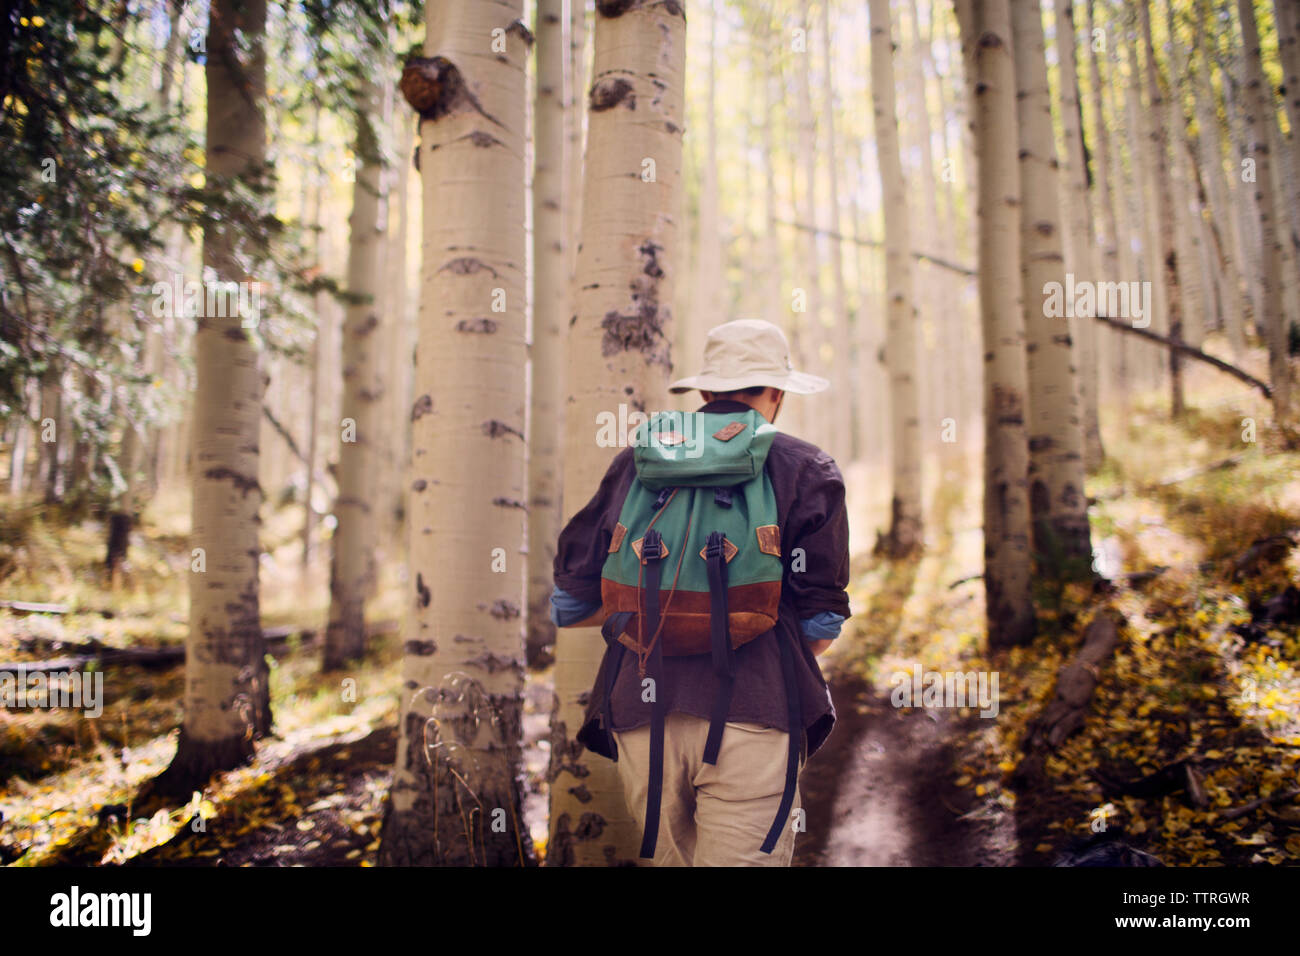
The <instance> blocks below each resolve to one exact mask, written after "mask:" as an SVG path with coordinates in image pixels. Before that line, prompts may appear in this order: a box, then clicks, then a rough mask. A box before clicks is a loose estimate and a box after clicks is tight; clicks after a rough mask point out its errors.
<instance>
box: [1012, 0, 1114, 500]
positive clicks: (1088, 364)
mask: <svg viewBox="0 0 1300 956" xmlns="http://www.w3.org/2000/svg"><path fill="white" fill-rule="evenodd" d="M1055 12H1056V20H1055V25H1056V51H1057V58H1058V60H1059V61H1060V71H1059V77H1060V79H1059V89H1058V91H1057V102H1058V104H1059V108H1060V116H1061V127H1062V130H1063V131H1064V134H1065V153H1064V155H1063V156H1062V157H1061V159H1062V163H1061V166H1062V172H1061V177H1060V187H1059V191H1060V193H1061V203H1060V206H1061V209H1062V211H1063V212H1064V215H1065V219H1064V223H1065V225H1066V229H1065V233H1064V236H1063V238H1064V240H1065V250H1064V252H1065V267H1066V271H1068V272H1072V273H1074V275H1075V276H1077V277H1079V278H1082V279H1088V280H1091V281H1096V278H1097V244H1096V235H1095V231H1094V229H1093V223H1092V218H1091V217H1090V216H1089V215H1088V170H1087V164H1086V161H1085V159H1084V153H1083V122H1082V114H1081V112H1080V109H1079V105H1080V104H1079V73H1078V65H1077V63H1076V59H1075V30H1074V4H1073V2H1072V0H1056V3H1055ZM1013 15H1014V9H1013ZM1038 32H1039V33H1041V32H1042V26H1041V23H1040V25H1039V29H1038ZM1021 168H1022V170H1023V168H1024V167H1023V165H1022V167H1021ZM1054 178H1055V177H1054ZM1066 327H1067V330H1068V332H1069V334H1070V337H1071V339H1072V340H1073V341H1074V343H1075V354H1076V355H1077V357H1078V370H1077V372H1076V376H1075V382H1076V384H1075V388H1077V390H1078V402H1079V407H1078V414H1079V415H1080V416H1081V417H1082V422H1083V437H1084V446H1083V450H1084V460H1085V463H1086V464H1087V467H1088V468H1097V467H1098V466H1100V465H1101V462H1102V459H1103V458H1104V457H1105V450H1104V448H1103V447H1102V443H1101V421H1100V418H1099V412H1098V402H1097V387H1098V382H1097V378H1098V360H1097V341H1098V336H1097V328H1096V325H1095V324H1094V323H1093V322H1092V321H1091V320H1090V319H1079V320H1069V319H1067V320H1066ZM1032 338H1033V336H1032V333H1031V340H1032ZM1031 404H1032V399H1031ZM1078 491H1079V494H1080V495H1082V493H1083V489H1082V486H1080V488H1079V489H1078Z"/></svg>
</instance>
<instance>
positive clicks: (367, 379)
mask: <svg viewBox="0 0 1300 956" xmlns="http://www.w3.org/2000/svg"><path fill="white" fill-rule="evenodd" d="M358 95H359V100H360V103H359V106H358V109H357V115H356V156H357V170H356V179H355V181H354V183H353V188H352V215H351V217H350V218H349V220H348V228H349V244H348V269H347V291H348V296H349V300H348V305H347V314H346V318H345V319H344V322H343V358H342V370H343V375H342V379H343V383H342V384H343V408H342V421H341V422H340V423H339V460H338V469H337V474H338V483H339V484H338V496H337V497H336V498H335V499H334V517H335V519H336V520H337V521H338V524H337V525H336V526H335V528H334V536H333V538H332V539H331V541H330V544H331V548H330V552H331V554H330V610H329V624H328V626H327V628H326V630H325V647H324V667H325V670H337V669H339V668H341V667H343V666H344V665H345V664H347V663H348V662H349V661H353V660H356V659H358V658H360V657H361V655H362V654H364V653H365V647H366V599H367V597H368V596H369V595H370V592H371V589H372V588H373V587H374V581H375V540H376V534H375V528H376V523H377V521H379V520H381V514H377V513H376V512H377V511H380V512H382V509H380V508H377V507H376V504H377V497H376V494H375V492H376V490H377V488H378V482H377V481H376V478H375V472H376V468H377V467H378V465H379V449H380V444H381V436H380V431H381V430H382V428H383V422H382V421H381V417H380V415H379V409H380V404H379V403H380V400H381V399H382V397H383V392H384V380H385V378H386V375H385V374H384V373H385V371H386V369H385V367H384V364H383V362H382V360H383V358H385V356H383V355H381V352H380V349H381V345H382V343H383V324H384V316H382V315H381V309H380V308H379V297H380V294H381V292H380V283H381V281H382V279H383V272H382V269H381V263H382V261H383V256H384V245H385V243H384V228H383V227H384V224H385V223H386V221H387V217H386V216H385V215H384V210H383V205H384V203H385V202H386V198H387V197H386V195H385V192H386V190H387V183H388V176H387V175H386V173H385V170H384V160H383V153H382V147H381V145H380V144H381V142H382V140H381V131H380V129H379V127H378V122H379V117H380V115H381V113H380V106H381V104H380V99H381V97H382V89H381V88H380V86H379V84H378V83H376V82H375V81H373V80H365V81H363V82H362V84H361V88H360V91H359V94H358ZM389 321H391V316H390V317H389Z"/></svg>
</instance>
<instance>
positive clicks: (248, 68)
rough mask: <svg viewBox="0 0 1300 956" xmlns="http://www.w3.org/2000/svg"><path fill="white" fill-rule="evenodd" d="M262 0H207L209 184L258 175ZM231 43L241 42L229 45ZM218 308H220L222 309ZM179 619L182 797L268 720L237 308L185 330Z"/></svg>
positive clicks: (223, 239) (238, 240)
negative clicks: (183, 606) (184, 520)
mask: <svg viewBox="0 0 1300 956" xmlns="http://www.w3.org/2000/svg"><path fill="white" fill-rule="evenodd" d="M265 29H266V0H215V2H214V3H213V5H212V8H211V11H210V14H209V23H208V36H207V55H208V59H207V66H206V75H207V81H208V102H207V160H206V174H207V177H208V185H209V186H210V187H211V186H213V185H214V184H215V183H226V182H231V181H238V180H240V179H244V180H258V179H260V178H261V176H262V173H263V170H262V168H261V167H262V163H263V162H264V160H265V158H266V121H265V117H264V115H263V110H264V104H265V101H266V48H265ZM236 51H240V52H238V53H237V52H236ZM243 246H244V243H243V242H242V237H241V235H240V234H239V232H238V231H236V230H234V229H231V228H230V227H228V226H227V225H225V224H224V223H223V222H222V221H213V222H209V223H208V225H207V226H206V227H205V229H204V233H203V264H204V266H205V268H211V269H212V270H213V271H214V272H215V273H216V276H217V278H218V279H219V280H221V281H223V282H248V281H253V279H254V277H252V276H249V275H246V274H245V273H244V271H243V270H242V269H241V268H240V264H239V263H240V260H241V258H243V256H244V255H246V253H247V250H245V249H244V248H243ZM223 311H224V310H223ZM194 351H195V359H194V362H195V369H196V372H197V376H198V377H197V383H196V386H195V391H194V446H193V455H194V459H193V487H194V497H193V505H192V510H191V520H192V525H191V531H190V547H191V549H194V550H193V557H192V563H191V574H190V628H189V635H188V638H187V639H186V644H185V660H186V664H185V718H184V722H183V723H182V725H181V733H180V741H179V743H178V744H177V748H176V756H175V758H174V759H173V760H172V763H171V765H170V766H169V767H168V768H167V770H166V771H164V772H163V774H162V776H160V777H159V778H157V780H156V785H157V788H158V790H159V791H160V792H162V793H168V794H175V795H183V796H188V795H189V794H190V793H191V792H192V791H193V790H195V789H201V787H202V785H203V784H204V783H206V782H207V780H208V778H209V776H210V775H211V774H212V773H213V772H214V771H217V770H224V769H230V768H232V767H235V766H238V765H239V764H241V763H243V762H245V761H246V760H248V759H249V758H250V757H251V756H252V754H253V739H254V737H255V736H256V735H257V734H259V733H265V732H267V731H269V730H270V726H271V714H270V703H269V695H268V687H267V666H266V662H265V659H264V657H263V653H262V631H261V622H260V618H259V605H258V558H259V555H260V554H261V546H260V543H259V541H258V514H257V513H258V508H259V506H260V505H261V502H262V497H263V494H262V488H261V485H260V484H259V483H258V431H259V428H260V426H261V421H262V390H263V380H262V372H261V369H260V368H259V365H258V349H257V348H256V347H255V346H254V344H253V341H252V330H251V329H249V328H245V327H244V321H243V320H242V319H241V317H240V316H239V315H238V314H236V315H234V316H230V317H225V318H222V317H217V316H212V315H206V316H204V317H201V318H200V319H199V320H198V324H197V331H196V332H195V335H194Z"/></svg>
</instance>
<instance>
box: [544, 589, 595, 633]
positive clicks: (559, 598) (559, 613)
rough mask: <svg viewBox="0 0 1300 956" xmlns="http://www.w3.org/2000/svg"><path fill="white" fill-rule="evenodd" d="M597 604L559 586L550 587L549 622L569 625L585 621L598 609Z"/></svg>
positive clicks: (557, 624)
mask: <svg viewBox="0 0 1300 956" xmlns="http://www.w3.org/2000/svg"><path fill="white" fill-rule="evenodd" d="M600 607H601V606H600V605H599V604H592V603H590V602H589V601H582V600H579V599H578V598H576V597H574V596H573V595H572V594H570V593H568V592H567V591H563V590H561V589H560V588H558V587H557V588H552V589H551V623H552V624H554V625H555V626H556V627H569V626H570V625H571V624H577V623H578V622H579V621H585V620H586V619H587V618H589V617H591V616H592V615H593V614H595V613H596V612H597V611H599V610H600Z"/></svg>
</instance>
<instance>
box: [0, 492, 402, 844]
mask: <svg viewBox="0 0 1300 956" xmlns="http://www.w3.org/2000/svg"><path fill="white" fill-rule="evenodd" d="M183 510H184V509H183V508H180V507H177V506H175V505H166V504H165V502H159V503H157V505H156V506H154V507H151V508H150V509H149V511H148V512H146V515H145V520H144V522H143V523H142V525H141V526H140V527H138V528H137V529H135V531H134V532H133V534H132V539H131V550H130V554H129V557H128V563H127V566H126V568H125V573H124V575H123V577H122V579H121V580H120V581H119V582H118V585H117V587H113V586H112V585H110V583H109V582H108V581H106V580H105V579H104V576H103V574H102V570H101V566H100V562H101V560H102V557H103V537H102V535H103V528H102V524H101V523H100V522H97V521H95V520H93V519H91V520H85V521H82V522H80V523H73V524H68V525H66V526H64V525H61V524H60V522H61V520H62V517H63V516H62V515H61V513H60V512H59V510H58V509H57V508H56V509H41V508H36V507H28V508H14V509H9V510H7V511H6V517H5V519H4V520H5V522H6V526H7V527H9V528H10V530H12V531H13V532H14V534H13V535H12V536H10V537H7V538H6V539H5V540H6V546H5V548H4V556H7V557H8V558H9V559H10V560H9V561H8V563H5V562H3V561H0V568H3V570H4V577H3V579H0V589H2V592H3V593H2V595H0V596H3V597H4V598H5V599H6V600H8V601H29V602H38V603H42V604H55V605H62V606H63V607H64V608H66V609H67V611H68V613H61V614H39V613H29V614H22V613H17V612H14V611H11V610H2V609H0V662H7V663H21V662H25V661H32V660H38V659H48V658H52V657H58V656H61V655H63V654H66V653H69V651H68V650H67V649H66V647H64V646H62V645H59V644H57V643H55V642H67V643H71V644H82V643H86V642H90V641H98V642H100V643H101V644H103V645H105V646H108V647H117V648H136V647H157V646H166V645H169V644H173V645H174V644H176V643H180V642H183V640H184V635H185V630H186V612H187V609H188V590H187V588H188V580H189V578H188V575H189V552H188V550H187V549H188V544H187V541H186V538H185V537H184V535H183V534H180V533H179V532H178V530H177V529H178V528H182V527H183V526H184V524H185V517H184V514H183ZM264 514H265V515H266V518H267V520H266V526H265V527H264V529H263V533H264V541H265V542H266V543H267V545H268V550H267V553H266V555H265V556H264V558H263V567H262V608H263V615H262V617H263V623H264V625H265V626H266V627H268V628H272V627H277V626H289V627H292V628H293V629H294V630H295V631H297V630H299V629H304V630H309V631H311V630H316V629H318V628H319V627H320V625H321V623H322V622H323V620H324V617H325V615H326V611H327V608H326V604H325V602H326V601H327V596H328V588H327V587H326V583H327V582H326V574H327V569H326V568H325V564H326V563H327V559H328V545H327V542H328V538H326V540H325V542H322V543H321V544H322V545H323V546H319V547H318V548H317V549H316V553H315V555H314V560H313V562H312V563H311V564H310V565H309V566H308V567H307V568H306V569H303V568H302V567H301V563H300V558H299V555H300V543H299V541H298V539H297V534H296V529H297V527H299V526H300V523H301V511H300V509H293V508H285V509H280V510H276V511H273V510H271V509H269V508H268V509H265V511H264ZM381 568H382V572H381V581H380V588H379V593H378V595H377V597H376V599H375V600H374V601H372V603H371V607H370V616H371V618H372V620H373V619H381V620H391V619H393V618H396V617H397V616H398V614H399V610H400V607H401V593H400V590H401V581H400V576H399V574H398V570H397V569H396V568H395V567H394V566H393V564H392V562H391V561H389V562H387V563H385V564H383V565H381ZM399 661H400V649H399V642H398V639H397V637H396V635H395V634H394V633H393V632H392V630H391V628H385V629H383V632H382V633H378V634H375V635H373V636H372V639H371V649H370V653H369V654H368V656H367V658H366V659H365V660H363V661H361V662H359V663H358V664H357V665H355V667H354V668H352V669H350V670H349V671H348V672H347V673H345V674H333V675H329V676H325V675H322V674H321V673H320V652H319V649H318V646H315V645H307V644H303V643H301V642H300V641H299V639H298V637H297V636H296V635H295V636H291V637H290V639H289V641H288V643H287V645H286V646H285V647H284V648H283V650H282V651H278V652H277V656H276V657H274V658H271V659H270V663H271V698H272V701H271V703H272V712H273V715H274V718H275V728H274V736H273V737H271V738H270V739H268V740H265V741H263V742H262V743H261V744H260V745H259V747H258V755H257V759H256V762H255V763H254V764H252V765H250V766H249V767H246V768H242V769H240V770H237V771H233V772H231V773H227V774H224V775H221V776H220V777H219V778H218V779H217V780H215V781H214V782H213V784H212V785H211V786H210V787H209V788H208V789H207V790H206V791H205V792H204V793H203V794H202V795H200V796H199V797H197V798H196V799H194V800H192V801H190V804H189V805H188V806H185V807H172V808H167V809H162V810H159V811H158V812H156V813H153V814H152V815H148V816H142V815H139V814H137V813H136V812H134V808H133V807H131V806H130V802H131V800H132V798H133V795H134V794H135V792H136V791H137V790H138V788H139V786H140V785H141V784H142V783H143V782H144V781H146V780H148V779H149V778H151V777H153V776H155V775H156V774H158V773H159V772H160V771H161V770H163V769H164V768H165V767H166V766H167V764H168V763H169V762H170V760H171V757H172V754H173V753H174V751H175V745H176V728H177V727H178V726H179V724H180V720H181V717H182V709H183V705H182V694H183V689H184V683H183V681H184V673H183V668H182V667H180V666H164V667H161V668H154V669H145V668H141V667H135V666H114V665H107V666H104V667H102V668H100V670H101V673H102V675H103V696H102V700H101V703H102V708H103V712H102V715H100V716H98V717H91V716H87V715H86V714H85V713H84V712H83V711H82V710H75V709H69V708H51V709H35V708H32V709H0V821H2V822H0V861H2V862H8V861H9V860H10V859H11V858H13V857H14V856H15V855H17V854H21V855H20V856H18V859H17V864H18V865H40V864H43V863H52V862H78V863H90V864H93V863H98V862H101V861H103V862H124V861H126V860H129V859H131V858H133V857H135V856H137V855H138V854H140V853H143V852H145V851H148V850H149V849H150V848H151V847H155V846H157V845H160V844H163V843H166V842H167V841H170V840H172V839H173V837H174V836H175V834H176V833H177V832H178V831H179V830H180V829H181V828H184V827H187V826H188V825H189V821H190V820H191V818H192V817H193V816H194V814H195V813H196V812H198V808H199V807H200V806H202V807H205V808H207V809H206V811H205V812H210V813H215V814H216V815H217V818H218V819H220V820H223V821H225V820H228V819H240V820H244V821H245V823H246V824H247V823H248V821H251V820H258V819H259V818H258V816H257V814H256V813H254V812H253V810H252V808H253V807H254V806H255V805H258V804H262V805H264V812H265V814H266V815H268V816H269V817H271V818H274V816H275V814H276V813H279V812H280V811H283V815H282V818H281V819H282V821H283V820H287V821H289V825H295V824H296V817H295V814H294V810H293V809H292V807H291V806H289V805H287V804H286V805H285V806H283V807H277V806H275V804H274V801H275V800H276V799H277V794H278V793H279V792H280V790H279V789H277V788H278V786H279V778H278V777H277V775H283V773H285V771H284V770H283V769H282V768H283V767H285V766H298V765H300V764H301V762H302V761H304V760H307V761H309V760H311V759H313V755H314V754H316V753H317V752H318V751H320V752H321V753H322V754H324V756H321V757H320V759H321V760H322V761H325V760H327V758H328V753H327V752H326V751H322V749H321V748H329V747H330V746H331V745H333V744H336V743H337V742H338V741H340V740H345V741H346V740H351V739H353V738H356V739H362V738H366V737H368V736H369V735H371V734H372V733H375V732H378V731H379V730H380V729H381V728H389V727H392V726H395V725H396V713H397V692H396V688H397V687H398V685H399V682H400V676H399V669H400V664H399ZM86 670H87V671H89V672H92V673H93V672H94V671H95V670H96V665H94V664H91V665H87V668H86ZM345 677H346V678H353V679H355V680H356V686H355V698H353V696H352V694H351V693H350V692H349V693H348V694H347V695H345V694H343V693H342V691H341V687H342V685H341V683H340V682H341V681H342V680H343V679H344V678H345ZM329 759H334V758H329ZM335 762H336V763H337V759H335ZM389 763H390V764H391V759H390V761H389ZM373 769H374V768H373V767H369V766H368V765H365V761H361V764H360V765H359V770H358V774H359V776H358V777H357V779H356V780H355V781H353V784H355V786H352V785H350V788H344V789H343V790H337V789H336V788H333V784H332V782H331V781H330V780H329V779H328V778H327V776H326V772H325V771H322V774H321V775H320V776H319V778H318V779H315V778H314V779H313V781H312V784H313V785H315V786H317V787H318V788H319V789H320V790H321V791H322V793H323V795H322V796H319V797H317V798H315V799H312V800H307V799H306V797H305V796H304V798H303V799H302V800H299V801H298V803H299V804H300V805H301V806H303V807H306V806H310V805H313V804H315V803H318V802H320V801H321V800H325V799H334V800H336V801H342V802H344V803H347V802H349V801H350V804H351V806H352V809H351V810H350V811H349V812H350V813H357V812H364V814H366V815H367V820H366V822H365V828H366V829H367V832H369V830H370V829H371V828H372V827H373V826H377V819H378V817H377V815H376V814H375V812H374V806H373V800H372V799H371V795H370V791H369V790H368V789H367V788H366V787H365V786H364V785H363V782H364V780H365V779H367V774H370V773H371V771H372V770H373ZM385 769H386V770H387V768H385ZM385 779H386V778H385ZM272 780H275V781H276V784H275V786H271V785H270V784H269V783H268V782H269V781H272ZM290 785H291V786H298V783H296V782H293V783H291V784H290ZM306 786H307V785H306V784H305V783H304V784H303V787H302V788H300V789H304V793H305V787H306ZM358 788H359V789H358ZM385 788H386V783H385ZM326 790H328V791H329V794H324V791H326ZM330 794H337V797H330ZM344 809H347V808H346V807H342V808H341V809H338V810H336V811H333V812H334V813H335V815H336V816H339V818H340V819H341V820H343V822H344V823H346V824H348V825H350V824H351V823H352V822H354V821H353V820H352V818H351V817H349V816H348V815H347V814H345V813H343V810H344ZM230 814H234V815H235V816H234V817H233V818H232V817H230V816H229V815H230ZM370 817H373V819H370ZM249 825H251V824H249ZM322 825H324V824H322ZM209 832H210V833H211V832H213V831H212V830H211V829H209ZM219 832H220V833H221V835H222V836H221V839H222V840H225V841H227V842H229V841H230V840H231V839H232V838H235V837H236V836H237V835H239V834H240V833H241V832H242V831H240V829H239V827H238V826H235V825H232V824H225V825H223V826H222V828H221V830H220V831H219ZM298 832H304V831H298ZM301 842H302V844H303V846H305V845H306V844H309V843H310V842H311V841H310V840H304V841H301ZM336 842H337V840H336V839H335V840H330V841H325V840H322V843H321V846H323V847H324V848H325V849H324V850H322V854H323V857H324V859H323V862H334V860H333V858H332V857H331V856H330V853H331V850H330V849H329V847H330V846H332V845H333V844H334V843H336ZM371 842H373V839H367V840H366V841H365V843H364V844H362V845H361V847H360V848H361V850H362V854H363V855H364V854H365V853H366V852H368V851H367V850H366V847H367V846H369V844H370V843H371ZM315 849H318V848H316V847H313V850H315ZM354 849H357V846H355V845H352V844H349V847H348V850H347V852H351V850H354ZM304 852H309V851H304ZM198 859H200V860H204V861H206V862H208V863H212V862H214V860H215V858H213V859H209V858H208V857H206V856H205V857H199V858H198ZM343 859H348V858H347V857H346V854H344V856H343Z"/></svg>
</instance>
